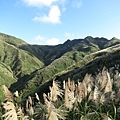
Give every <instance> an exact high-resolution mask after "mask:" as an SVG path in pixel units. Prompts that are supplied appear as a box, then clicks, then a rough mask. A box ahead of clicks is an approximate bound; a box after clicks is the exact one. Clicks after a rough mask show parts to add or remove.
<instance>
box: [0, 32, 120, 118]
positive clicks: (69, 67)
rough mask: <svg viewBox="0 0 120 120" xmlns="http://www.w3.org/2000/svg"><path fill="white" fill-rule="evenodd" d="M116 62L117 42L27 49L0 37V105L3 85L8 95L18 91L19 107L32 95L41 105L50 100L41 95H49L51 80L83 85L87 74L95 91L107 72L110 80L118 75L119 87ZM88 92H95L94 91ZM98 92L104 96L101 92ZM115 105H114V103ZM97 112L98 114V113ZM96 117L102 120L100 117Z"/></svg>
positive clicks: (118, 54)
mask: <svg viewBox="0 0 120 120" xmlns="http://www.w3.org/2000/svg"><path fill="white" fill-rule="evenodd" d="M119 58H120V40H119V39H117V38H115V37H113V38H112V39H111V40H108V39H106V38H98V37H96V38H93V37H91V36H88V37H86V38H84V39H75V40H67V41H66V42H65V43H63V44H59V45H55V46H48V45H30V44H28V43H26V42H25V41H23V40H21V39H19V38H16V37H13V36H10V35H6V34H3V33H0V100H1V101H0V102H2V101H3V100H4V98H5V95H6V94H5V95H4V94H3V90H2V85H6V86H7V87H8V88H9V90H10V91H11V92H12V93H10V92H9V93H10V95H12V94H13V93H14V92H15V91H19V95H20V97H19V99H18V103H19V102H22V103H24V104H25V100H26V99H28V98H29V97H28V96H31V97H32V98H33V99H34V98H35V93H37V95H38V96H39V99H41V101H42V100H43V99H44V100H46V98H48V99H49V97H50V96H47V97H45V96H44V97H43V93H45V94H47V93H48V92H50V91H51V89H49V88H51V87H52V85H53V80H55V81H56V80H57V81H58V82H59V83H60V86H62V85H63V81H64V80H65V81H66V83H67V80H68V78H70V79H71V80H73V81H74V83H75V84H76V83H77V84H78V83H79V82H81V83H82V81H84V77H85V75H86V74H90V75H91V77H92V79H91V81H92V82H93V84H92V88H95V86H96V85H97V87H98V88H99V84H98V83H99V81H98V76H99V75H100V74H103V72H102V71H103V69H106V70H105V73H106V71H107V72H109V74H110V77H111V78H112V79H115V80H116V75H117V80H116V81H117V82H118V83H119V77H118V76H119V72H120V59H119ZM96 76H97V77H96ZM99 77H100V76H99ZM95 78H96V79H95ZM114 82H115V81H113V83H111V84H112V88H111V90H112V91H115V93H116V95H117V92H118V93H119V90H118V86H117V89H115V88H114V87H115V85H116V83H117V82H115V83H114ZM70 84H72V83H70ZM50 86H51V87H50ZM69 89H70V88H69ZM76 89H77V88H76ZM9 90H7V91H9ZM91 91H94V89H92V90H91ZM99 91H100V92H103V91H101V89H100V88H99ZM74 92H75V91H74ZM63 94H65V93H62V95H63ZM71 94H72V93H71ZM91 94H92V93H91ZM59 95H60V94H59ZM60 96H61V95H60ZM12 99H13V98H12ZM29 99H31V98H29ZM75 99H77V98H75ZM86 99H87V98H86ZM13 101H14V100H13ZM15 101H16V100H15ZM33 101H34V100H33ZM35 101H36V100H35ZM47 102H48V103H49V102H50V101H47ZM62 102H64V100H63V101H62ZM10 104H12V103H10ZM45 104H46V103H45ZM59 104H62V103H60V101H59V102H58V104H57V105H58V106H59ZM111 104H112V103H111ZM114 104H115V105H116V103H114ZM46 105H47V104H46ZM112 105H113V104H112ZM58 106H57V107H58ZM42 107H44V105H43V106H42ZM55 107H56V106H55ZM79 107H81V106H79ZM94 107H95V106H94ZM108 107H110V106H108ZM117 108H119V106H117ZM117 108H116V109H117ZM16 109H17V108H16ZM74 109H75V108H74ZM80 109H81V108H80ZM92 109H93V108H92ZM13 111H14V110H13ZM96 111H97V112H98V114H99V112H100V111H99V110H96ZM112 111H113V110H112ZM69 112H70V113H69V114H67V116H68V118H69V117H70V116H71V115H73V113H74V112H75V111H74V110H73V111H69ZM77 112H79V110H78V111H77ZM92 112H93V111H92ZM103 112H105V111H103ZM23 114H24V113H23ZM46 114H47V113H46ZM115 114H116V113H115ZM117 114H118V113H117ZM95 115H96V114H95ZM105 115H106V113H105ZM110 115H111V116H112V117H111V118H114V117H115V116H114V115H113V114H111V113H110ZM16 117H17V116H16ZM72 117H73V119H77V118H76V117H82V116H81V114H78V116H77V115H76V116H74V115H73V116H72ZM98 117H99V118H101V117H102V115H99V116H98ZM109 117H110V116H109ZM43 118H44V116H43ZM44 119H46V118H44ZM56 119H57V118H56ZM61 119H62V118H61ZM57 120H58V119H57Z"/></svg>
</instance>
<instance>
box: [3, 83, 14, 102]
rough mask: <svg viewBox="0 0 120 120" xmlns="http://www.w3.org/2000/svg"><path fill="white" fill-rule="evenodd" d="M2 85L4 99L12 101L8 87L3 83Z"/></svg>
mask: <svg viewBox="0 0 120 120" xmlns="http://www.w3.org/2000/svg"><path fill="white" fill-rule="evenodd" d="M2 87H3V90H4V94H5V97H6V100H7V101H13V94H12V93H11V92H10V91H9V89H8V88H7V87H6V86H5V85H3V86H2Z"/></svg>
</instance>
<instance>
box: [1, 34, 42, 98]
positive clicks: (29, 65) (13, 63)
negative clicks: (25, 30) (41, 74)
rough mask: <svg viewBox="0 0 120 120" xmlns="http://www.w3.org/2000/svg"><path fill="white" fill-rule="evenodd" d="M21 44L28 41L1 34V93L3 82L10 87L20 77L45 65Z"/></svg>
mask: <svg viewBox="0 0 120 120" xmlns="http://www.w3.org/2000/svg"><path fill="white" fill-rule="evenodd" d="M21 44H26V43H25V42H24V41H22V40H20V39H17V38H15V37H11V36H9V35H5V34H0V93H1V92H2V90H1V89H2V88H1V86H2V85H3V84H5V85H6V86H8V87H10V85H11V84H12V83H14V82H16V81H17V80H18V78H20V77H22V76H24V75H27V74H30V73H31V72H33V71H35V70H36V69H40V68H42V67H43V65H44V64H43V63H42V62H41V61H40V60H39V59H38V58H36V57H35V56H34V55H32V54H31V53H29V52H28V51H25V50H22V49H19V48H18V46H19V45H21ZM1 97H2V93H1V94H0V98H1Z"/></svg>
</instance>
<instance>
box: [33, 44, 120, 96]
mask: <svg viewBox="0 0 120 120" xmlns="http://www.w3.org/2000/svg"><path fill="white" fill-rule="evenodd" d="M87 58H88V59H90V58H94V59H93V60H91V61H90V62H88V63H87V64H85V65H84V66H82V67H76V69H74V70H71V71H69V72H67V73H65V74H62V75H59V76H57V77H56V80H58V81H63V80H66V81H67V79H68V78H69V77H70V78H71V79H72V80H75V81H76V82H77V81H82V80H83V78H84V76H85V75H86V73H89V74H92V75H97V74H98V73H99V72H100V71H102V69H103V68H104V67H106V68H107V69H108V70H109V71H110V72H111V70H112V71H116V70H117V71H119V72H120V59H119V58H120V44H119V45H116V46H114V47H111V48H107V49H105V50H101V51H99V52H96V53H93V54H91V55H88V56H86V58H85V60H86V59H87ZM85 60H84V61H85ZM113 68H114V70H113ZM112 74H115V73H113V72H112ZM51 83H52V81H47V82H46V83H44V84H42V85H40V86H39V87H38V88H37V89H36V90H35V91H34V92H33V94H34V93H35V92H37V93H38V94H39V96H40V97H42V93H47V92H49V85H51ZM47 88H48V89H47ZM31 95H32V94H31Z"/></svg>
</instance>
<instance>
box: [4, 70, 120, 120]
mask: <svg viewBox="0 0 120 120" xmlns="http://www.w3.org/2000/svg"><path fill="white" fill-rule="evenodd" d="M115 78H116V79H115ZM118 78H119V76H117V75H116V76H115V77H113V79H111V77H110V73H109V72H108V70H105V68H104V69H103V70H102V72H100V73H99V74H98V75H97V76H96V77H94V78H93V77H92V75H89V74H86V75H85V77H84V79H83V81H82V82H76V83H75V82H74V81H72V80H71V79H70V78H68V80H67V81H63V87H62V86H60V85H61V84H60V83H59V82H57V81H56V80H53V83H52V86H49V89H50V92H49V93H47V94H45V93H43V99H44V103H42V102H41V100H40V98H39V96H38V94H37V93H35V97H34V99H33V98H32V97H31V96H28V97H27V99H26V100H25V102H26V103H25V106H24V107H22V106H21V105H20V104H19V103H18V102H17V101H16V100H15V97H19V94H18V92H15V93H11V92H10V91H9V89H8V88H7V87H6V86H3V89H4V93H5V96H6V99H5V101H4V102H3V103H2V108H3V109H4V111H3V115H2V117H3V118H4V119H5V120H39V119H40V120H93V119H94V120H113V119H114V120H119V119H120V116H119V113H120V110H119V109H120V106H119V104H118V103H119V102H120V88H119V86H120V85H119V84H117V82H118V81H119V79H118ZM113 81H115V82H113ZM118 83H119V82H118ZM62 88H63V89H62ZM35 99H36V101H37V102H36V101H34V100H35Z"/></svg>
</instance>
